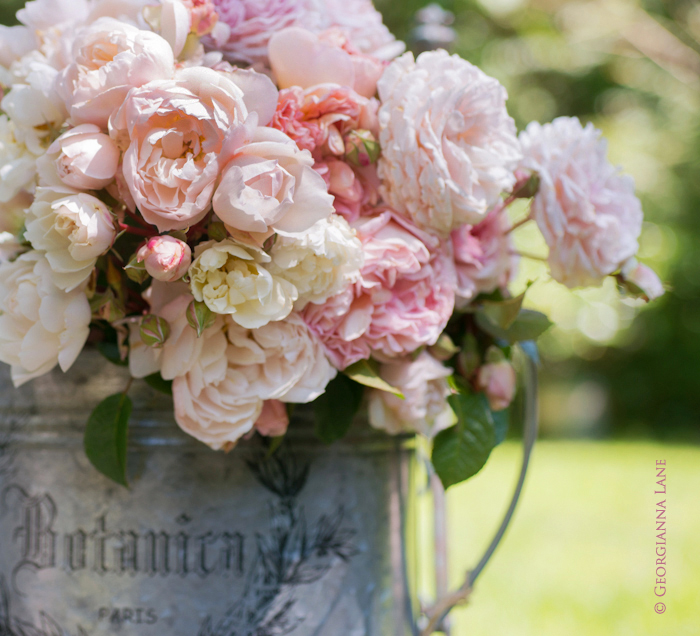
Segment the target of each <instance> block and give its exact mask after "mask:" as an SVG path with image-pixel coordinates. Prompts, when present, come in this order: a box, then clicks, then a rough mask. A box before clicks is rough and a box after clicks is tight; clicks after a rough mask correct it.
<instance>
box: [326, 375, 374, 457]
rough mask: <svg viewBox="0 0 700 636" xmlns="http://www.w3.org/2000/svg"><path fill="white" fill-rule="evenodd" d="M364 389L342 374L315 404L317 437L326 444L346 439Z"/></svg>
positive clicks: (329, 385)
mask: <svg viewBox="0 0 700 636" xmlns="http://www.w3.org/2000/svg"><path fill="white" fill-rule="evenodd" d="M363 394H364V387H363V386H362V385H360V384H358V383H357V382H354V381H353V380H351V379H350V378H349V377H347V376H346V375H343V374H342V373H340V374H338V376H337V377H336V378H335V379H334V380H332V381H331V382H330V383H329V384H328V386H327V387H326V392H325V393H324V394H323V395H321V397H319V398H318V399H317V400H316V401H315V402H314V422H315V427H316V436H317V437H318V438H319V439H320V440H321V441H322V442H324V443H326V444H332V443H333V442H335V441H337V440H339V439H342V438H343V437H345V435H346V434H347V432H348V431H349V430H350V426H351V425H352V421H353V419H354V418H355V414H356V413H357V411H358V409H359V408H360V404H361V402H362V395H363Z"/></svg>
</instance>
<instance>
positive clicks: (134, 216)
mask: <svg viewBox="0 0 700 636" xmlns="http://www.w3.org/2000/svg"><path fill="white" fill-rule="evenodd" d="M124 212H125V213H126V214H128V215H129V218H131V219H132V220H133V221H135V222H136V223H138V224H139V225H141V226H143V227H145V228H148V229H151V225H149V224H148V223H147V222H146V221H145V219H143V218H142V217H140V216H139V215H138V214H136V213H135V212H132V211H131V210H130V209H129V208H127V207H125V208H124Z"/></svg>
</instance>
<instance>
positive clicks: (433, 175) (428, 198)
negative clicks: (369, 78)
mask: <svg viewBox="0 0 700 636" xmlns="http://www.w3.org/2000/svg"><path fill="white" fill-rule="evenodd" d="M378 89H379V96H380V98H381V101H382V106H381V109H380V111H379V123H380V136H379V141H380V144H381V148H382V156H381V158H380V160H379V175H380V177H381V179H382V188H381V192H382V194H383V196H384V199H385V200H386V202H387V203H388V204H389V205H391V206H392V207H394V208H395V209H396V210H398V211H399V212H402V213H404V214H408V215H409V216H410V217H411V218H412V219H413V220H414V221H415V223H416V224H417V225H419V226H421V227H423V228H425V229H429V230H434V231H437V232H439V233H441V234H447V233H448V232H450V231H451V230H453V229H454V228H456V227H458V226H460V225H462V224H464V223H478V222H479V220H480V219H481V218H483V217H484V216H485V215H486V213H487V211H488V210H489V208H491V207H492V206H493V205H494V204H495V203H496V202H497V201H498V199H499V196H500V195H501V193H502V192H503V191H507V190H509V189H510V188H511V187H512V186H513V184H514V183H515V177H514V176H513V171H514V169H515V167H516V164H517V162H518V160H519V158H520V150H519V145H518V140H517V137H516V134H515V123H514V122H513V120H512V119H511V118H510V117H509V116H508V112H507V110H506V97H507V94H506V90H505V89H504V88H503V86H501V85H500V84H499V83H498V81H496V80H495V79H493V78H491V77H489V76H487V75H485V74H484V73H483V72H482V71H481V70H479V69H478V68H477V67H476V66H473V65H472V64H470V63H469V62H466V61H465V60H463V59H461V58H460V57H457V56H456V55H454V56H450V55H448V54H447V53H446V52H445V51H429V52H427V53H423V54H422V55H420V56H418V59H417V60H415V61H414V59H413V55H412V54H411V53H406V54H405V55H402V56H401V57H400V58H398V59H396V60H395V61H394V62H392V63H391V64H390V65H389V66H388V67H387V69H386V71H385V72H384V75H383V76H382V78H381V79H380V80H379V84H378Z"/></svg>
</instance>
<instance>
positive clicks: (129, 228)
mask: <svg viewBox="0 0 700 636" xmlns="http://www.w3.org/2000/svg"><path fill="white" fill-rule="evenodd" d="M119 227H120V229H122V230H123V231H124V232H127V233H128V234H135V235H136V236H144V237H146V238H151V237H152V236H155V232H154V231H153V230H147V229H145V228H140V227H134V226H133V225H127V224H126V223H120V224H119Z"/></svg>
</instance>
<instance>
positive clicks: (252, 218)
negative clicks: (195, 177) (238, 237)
mask: <svg viewBox="0 0 700 636" xmlns="http://www.w3.org/2000/svg"><path fill="white" fill-rule="evenodd" d="M313 163H314V162H313V158H312V156H311V153H309V152H308V151H306V150H299V148H298V147H297V145H296V144H295V143H294V142H293V141H292V140H291V139H290V138H289V137H287V135H285V134H284V133H282V132H280V131H279V130H274V129H272V128H263V127H259V128H258V129H257V130H256V131H255V133H254V134H253V137H252V139H251V140H250V143H247V144H244V145H243V146H241V147H240V148H239V150H238V152H237V153H236V154H235V155H234V157H233V158H232V159H231V161H230V162H229V163H228V164H227V165H226V167H225V169H224V171H223V173H222V175H221V182H220V183H219V186H218V187H217V189H216V193H215V194H214V200H213V204H214V211H215V212H216V214H217V215H218V217H219V218H220V219H221V220H222V221H223V222H224V223H225V224H226V225H227V226H230V227H233V228H235V229H237V230H241V231H244V232H260V233H265V232H268V231H271V230H281V231H284V232H302V231H304V230H308V229H309V228H310V227H311V226H312V225H313V224H314V223H316V221H319V220H321V219H324V218H326V217H328V216H329V215H330V214H332V212H333V198H332V197H331V196H330V195H329V194H328V191H327V189H326V184H325V183H324V181H323V179H322V178H321V176H319V175H318V173H316V172H315V171H314V169H313Z"/></svg>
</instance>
